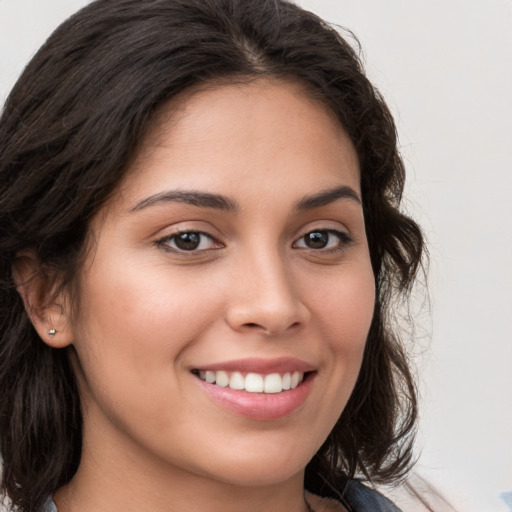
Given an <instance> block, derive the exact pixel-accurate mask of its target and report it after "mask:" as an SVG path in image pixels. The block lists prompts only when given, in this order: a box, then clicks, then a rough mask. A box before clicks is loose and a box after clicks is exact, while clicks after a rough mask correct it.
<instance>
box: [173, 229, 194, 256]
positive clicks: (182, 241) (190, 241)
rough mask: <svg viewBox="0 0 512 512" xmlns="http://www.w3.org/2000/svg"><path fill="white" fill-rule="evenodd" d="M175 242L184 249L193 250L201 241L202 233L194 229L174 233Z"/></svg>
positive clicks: (179, 247)
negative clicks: (195, 231) (187, 231)
mask: <svg viewBox="0 0 512 512" xmlns="http://www.w3.org/2000/svg"><path fill="white" fill-rule="evenodd" d="M174 243H175V244H176V247H177V248H178V249H181V250H182V251H193V250H194V249H197V248H198V247H199V244H200V243H201V234H200V233H194V232H193V231H191V232H190V233H180V234H179V235H174Z"/></svg>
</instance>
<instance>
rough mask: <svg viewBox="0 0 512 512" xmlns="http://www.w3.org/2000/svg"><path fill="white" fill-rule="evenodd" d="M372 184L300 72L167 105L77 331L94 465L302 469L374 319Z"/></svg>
mask: <svg viewBox="0 0 512 512" xmlns="http://www.w3.org/2000/svg"><path fill="white" fill-rule="evenodd" d="M359 181H360V180H359V168H358V160H357V156H356V153H355V150H354V148H353V146H352V144H351V142H350V141H349V139H348V137H347V135H346V134H345V133H344V131H343V130H342V129H341V128H340V126H339V125H338V123H337V121H336V120H335V119H334V117H333V116H332V115H331V114H330V113H329V112H328V111H327V110H326V109H325V108H324V107H322V106H321V105H320V104H319V103H316V102H315V101H312V100H310V99H309V98H308V96H307V94H306V93H305V92H304V90H303V89H302V88H301V87H299V86H297V85H294V84H291V83H284V82H277V81H263V80H260V81H255V82H253V83H251V84H245V85H240V84H239V85H222V86H218V87H212V88H210V89H209V90H203V91H198V92H196V93H195V94H192V95H189V96H188V97H187V98H185V99H183V98H182V99H181V100H180V101H179V102H178V100H175V102H174V104H173V103H171V105H169V106H168V107H167V109H166V110H165V111H163V112H162V113H161V115H160V117H159V120H158V122H157V123H155V126H154V129H153V131H152V132H151V133H150V134H149V135H148V137H147V140H146V141H145V144H144V146H143V149H142V150H141V152H140V154H139V156H138V158H137V160H136V162H135V164H134V165H133V168H132V169H130V172H129V174H128V177H127V178H126V179H125V180H124V182H123V183H122V184H121V186H120V187H119V190H118V192H117V193H116V194H115V196H114V197H113V198H112V199H111V200H110V202H109V203H108V204H107V205H106V207H105V208H104V209H103V210H102V211H101V212H100V213H99V214H98V215H97V216H96V217H95V218H94V219H93V221H92V225H91V234H92V237H91V239H92V240H94V242H93V243H94V247H93V250H92V251H91V252H90V254H89V255H88V260H87V262H86V265H85V267H84V270H83V273H82V275H81V281H80V283H81V288H80V302H79V303H80V311H79V314H78V317H77V318H75V319H74V321H73V326H72V328H73V336H74V342H73V344H74V347H75V349H76V355H77V359H76V360H75V367H76V369H77V373H78V380H79V385H80V389H81V394H82V400H83V408H84V436H85V437H84V449H83V457H84V460H86V459H87V457H89V456H91V454H93V453H96V454H99V455H100V457H102V458H103V460H105V461H109V462H111V461H116V463H117V466H118V468H119V471H123V470H124V467H125V465H124V463H126V466H130V465H131V466H132V469H133V462H132V461H133V460H136V461H137V463H136V464H137V465H138V466H144V467H146V469H147V468H148V467H157V466H158V467H159V470H160V471H162V468H165V470H168V471H169V472H173V474H175V475H179V474H189V475H190V474H193V475H195V476H196V477H205V478H208V479H213V480H216V481H222V482H229V483H232V484H238V485H247V484H249V485H260V484H261V485H264V484H268V483H276V482H280V481H285V480H287V479H290V478H293V477H299V476H300V477H301V475H302V470H303V468H304V466H305V465H306V463H307V462H308V461H309V460H310V458H311V457H312V456H313V455H314V453H315V452H316V451H317V450H318V448H319V447H320V445H321V444H322V443H323V441H324V440H325V438H326V437H327V435H328V434H329V432H330V430H331V429H332V427H333V425H334V423H335V422H336V420H337V419H338V417H339V416H340V414H341V412H342V410H343V408H344V407H345V404H346V403H347V400H348V398H349V395H350V393H351V391H352V389H353V387H354V384H355V381H356V378H357V375H358V372H359V369H360V365H361V360H362V355H363V349H364V346H365V340H366V337H367V334H368V329H369V326H370V322H371V319H372V314H373V304H374V277H373V274H372V268H371V265H370V258H369V253H368V245H367V240H366V235H365V228H364V219H363V211H362V207H361V192H360V186H359ZM232 388H233V389H232ZM240 388H242V389H240ZM105 463H107V462H105ZM165 470H164V471H165Z"/></svg>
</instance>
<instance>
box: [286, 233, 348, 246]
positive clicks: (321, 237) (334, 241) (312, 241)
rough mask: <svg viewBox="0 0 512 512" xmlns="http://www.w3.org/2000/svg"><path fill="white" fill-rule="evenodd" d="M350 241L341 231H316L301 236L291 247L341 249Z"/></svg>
mask: <svg viewBox="0 0 512 512" xmlns="http://www.w3.org/2000/svg"><path fill="white" fill-rule="evenodd" d="M351 241H352V239H351V237H350V236H349V235H348V234H347V233H344V232H343V231H338V230H336V229H317V230H314V231H310V232H309V233H306V234H305V235H302V236H301V237H300V238H299V239H298V240H297V241H296V242H295V243H294V244H293V247H295V248H299V249H313V250H322V249H325V250H329V249H333V250H335V249H341V248H343V247H344V246H346V245H347V244H349V243H350V242H351Z"/></svg>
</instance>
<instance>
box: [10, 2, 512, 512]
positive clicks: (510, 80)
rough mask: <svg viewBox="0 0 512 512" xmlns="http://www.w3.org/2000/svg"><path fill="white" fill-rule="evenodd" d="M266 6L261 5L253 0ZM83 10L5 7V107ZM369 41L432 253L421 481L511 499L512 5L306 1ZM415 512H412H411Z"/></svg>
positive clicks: (461, 504) (479, 505)
mask: <svg viewBox="0 0 512 512" xmlns="http://www.w3.org/2000/svg"><path fill="white" fill-rule="evenodd" d="M255 1H258V0H255ZM86 3H87V1H85V0H0V104H1V103H2V102H3V100H4V99H5V97H6V95H7V92H8V90H9V89H10V88H11V87H12V85H13V83H14V81H15V79H16V77H17V76H18V74H19V73H20V71H21V70H22V68H23V66H24V65H25V64H26V62H27V61H28V59H29V58H30V56H31V55H32V54H33V53H34V52H35V50H36V49H37V48H38V47H39V45H40V44H41V43H42V42H43V41H44V39H45V38H46V37H47V36H48V35H49V34H50V32H51V31H52V30H53V29H54V28H55V27H56V26H57V25H58V23H59V22H60V21H62V20H63V19H64V18H65V17H67V16H68V15H70V14H71V13H72V12H74V11H75V10H77V9H78V8H79V7H81V6H82V5H85V4H86ZM299 3H300V5H302V6H303V7H306V8H308V9H310V10H313V11H315V12H316V13H318V14H319V15H321V16H322V17H324V18H325V19H327V20H329V21H332V22H335V23H337V24H340V25H343V26H345V27H348V28H350V29H351V30H353V31H354V32H355V34H356V35H357V36H358V37H359V38H360V40H361V42H362V44H363V48H364V54H365V61H366V65H367V69H368V72H369V75H370V77H371V78H372V79H373V81H374V83H375V84H376V85H377V86H378V87H379V88H380V90H381V92H382V93H383V94H384V96H385V97H386V99H387V101H388V103H389V104H390V106H391V108H392V111H393V113H394V114H395V117H396V120H397V123H398V128H399V133H400V139H401V147H402V152H403V155H404V157H405V160H406V164H407V168H408V172H409V182H408V194H407V196H408V199H407V207H408V209H409V211H410V212H412V214H413V215H414V216H415V217H416V218H417V219H418V220H419V222H420V223H421V224H422V225H423V227H424V229H425V231H426V233H427V236H428V239H429V244H430V252H431V258H432V263H431V269H430V294H431V297H432V303H431V306H432V313H431V315H430V316H429V315H426V316H425V315H424V316H423V317H422V318H421V322H422V326H423V328H422V329H420V334H421V333H423V334H424V333H425V330H426V331H428V332H430V333H431V340H430V341H429V340H428V339H427V338H425V337H423V338H422V339H421V341H420V343H418V345H417V348H416V352H417V353H418V354H420V356H419V358H418V366H419V374H420V378H421V382H422V421H421V436H420V443H419V448H422V455H421V458H420V461H419V464H418V472H419V473H420V474H422V475H423V476H425V477H427V478H428V479H429V480H430V481H431V482H433V483H434V484H435V485H437V486H438V488H439V489H441V490H442V491H443V493H444V494H445V495H446V496H447V497H448V498H449V499H450V500H451V501H452V502H453V503H454V504H455V505H456V507H457V509H458V510H459V511H460V512H499V511H503V512H505V511H507V510H508V509H507V507H506V506H505V505H504V503H503V502H502V501H501V500H500V499H499V494H500V492H503V491H510V490H512V339H511V338H512V334H511V333H512V271H511V267H512V206H511V202H512V199H511V196H512V149H511V148H512V142H511V139H512V1H511V0H486V1H485V2H484V1H477V0H429V1H426V0H386V1H385V2H384V1H382V0H301V1H300V2H299ZM407 510H408V511H409V510H411V509H409V508H408V509H407Z"/></svg>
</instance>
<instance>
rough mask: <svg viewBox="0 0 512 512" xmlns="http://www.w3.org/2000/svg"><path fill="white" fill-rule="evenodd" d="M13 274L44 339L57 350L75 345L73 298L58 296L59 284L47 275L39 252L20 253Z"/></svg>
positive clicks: (19, 291)
mask: <svg viewBox="0 0 512 512" xmlns="http://www.w3.org/2000/svg"><path fill="white" fill-rule="evenodd" d="M12 272H13V278H14V281H15V283H16V289H17V290H18V293H19V294H20V295H21V298H22V299H23V303H24V304H25V310H26V311H27V314H28V316H29V317H30V320H31V322H32V325H33V326H34V328H35V329H36V331H37V333H38V334H39V336H40V338H41V339H42V340H43V341H44V342H45V343H46V344H47V345H49V346H51V347H54V348H63V347H67V346H68V345H71V344H72V343H73V330H72V321H71V320H72V319H71V311H70V307H69V306H70V301H69V298H68V297H67V294H66V293H65V292H59V293H57V294H56V293H55V290H56V281H55V280H54V279H51V276H48V274H47V272H45V271H44V269H43V267H42V265H41V264H40V262H39V259H38V258H37V256H36V254H35V251H33V250H29V249H27V250H24V251H20V252H19V253H18V254H17V255H16V259H15V261H14V263H13V268H12Z"/></svg>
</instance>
